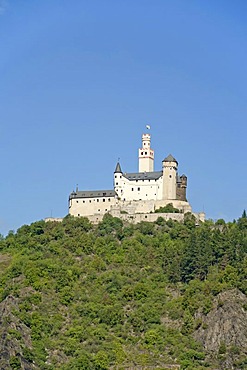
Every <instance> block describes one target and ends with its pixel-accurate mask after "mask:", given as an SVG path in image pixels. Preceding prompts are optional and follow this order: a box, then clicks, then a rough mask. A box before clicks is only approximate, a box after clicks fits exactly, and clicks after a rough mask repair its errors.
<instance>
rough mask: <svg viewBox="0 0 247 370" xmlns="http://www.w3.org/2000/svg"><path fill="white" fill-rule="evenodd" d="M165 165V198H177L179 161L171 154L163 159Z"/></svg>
mask: <svg viewBox="0 0 247 370" xmlns="http://www.w3.org/2000/svg"><path fill="white" fill-rule="evenodd" d="M162 165H163V199H167V200H175V199H176V197H177V194H176V189H177V169H178V162H177V161H176V159H175V158H174V157H173V156H172V155H171V154H169V155H168V157H166V158H165V159H164V160H163V161H162Z"/></svg>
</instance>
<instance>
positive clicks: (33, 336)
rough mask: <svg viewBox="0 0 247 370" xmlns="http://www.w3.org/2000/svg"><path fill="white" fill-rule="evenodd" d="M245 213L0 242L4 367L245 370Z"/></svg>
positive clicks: (76, 225)
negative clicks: (228, 217)
mask: <svg viewBox="0 0 247 370" xmlns="http://www.w3.org/2000/svg"><path fill="white" fill-rule="evenodd" d="M246 277H247V217H246V213H245V211H244V213H243V215H242V216H241V217H240V218H239V219H238V220H237V221H234V222H229V223H226V222H225V221H224V220H218V221H217V222H213V221H210V220H207V221H206V222H204V223H201V224H198V223H196V222H195V219H194V218H193V216H192V215H190V214H188V215H186V217H185V221H184V223H183V224H182V223H178V222H176V221H172V220H169V221H165V220H164V219H163V218H162V217H159V218H158V219H157V221H156V222H155V223H148V222H141V223H139V224H137V225H132V224H128V223H123V222H122V221H121V220H120V219H118V218H114V217H112V216H110V215H105V216H104V219H103V221H102V222H101V223H99V224H98V225H92V224H91V223H90V222H89V221H88V219H86V218H73V217H71V216H67V217H65V218H64V219H63V221H62V222H44V221H38V222H35V223H33V224H31V225H24V226H22V227H21V228H20V229H18V230H17V231H16V232H9V234H8V235H7V236H6V237H2V238H1V241H0V322H1V324H0V353H1V356H0V368H1V369H44V370H57V369H61V370H72V369H88V370H90V369H92V370H104V369H118V370H121V369H160V370H161V369H163V370H164V369H188V370H193V369H194V370H195V369H196V370H200V369H201V370H203V369H212V370H213V369H214V370H215V369H247V342H246V341H247V336H246V332H247V327H246V325H247V296H246V295H247V280H246Z"/></svg>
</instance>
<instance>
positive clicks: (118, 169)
mask: <svg viewBox="0 0 247 370" xmlns="http://www.w3.org/2000/svg"><path fill="white" fill-rule="evenodd" d="M114 173H123V172H122V170H121V166H120V163H119V161H118V162H117V165H116V168H115V171H114Z"/></svg>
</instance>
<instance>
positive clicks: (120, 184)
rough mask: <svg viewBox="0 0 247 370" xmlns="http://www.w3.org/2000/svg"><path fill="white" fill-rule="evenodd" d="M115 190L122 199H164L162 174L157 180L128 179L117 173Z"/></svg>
mask: <svg viewBox="0 0 247 370" xmlns="http://www.w3.org/2000/svg"><path fill="white" fill-rule="evenodd" d="M114 190H115V191H116V193H117V194H118V197H119V198H120V199H121V200H124V199H125V200H149V199H153V200H156V199H162V192H163V191H162V176H161V177H160V178H159V179H157V180H128V179H127V178H126V177H125V176H124V175H123V174H121V173H115V175H114Z"/></svg>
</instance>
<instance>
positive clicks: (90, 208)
mask: <svg viewBox="0 0 247 370" xmlns="http://www.w3.org/2000/svg"><path fill="white" fill-rule="evenodd" d="M186 189H187V177H186V176H185V175H182V176H180V175H179V174H178V162H177V160H176V159H175V158H174V157H173V156H172V155H171V154H169V155H168V156H167V157H166V158H165V159H164V160H163V161H162V170H161V171H154V150H153V149H151V136H150V134H148V133H145V134H143V135H142V147H141V148H140V149H139V172H134V173H128V172H123V171H122V169H121V166H120V163H119V162H118V163H117V165H116V169H115V171H114V189H111V190H89V191H81V190H78V188H77V189H76V191H73V192H72V193H71V194H70V196H69V214H70V215H72V216H75V217H80V216H84V217H88V218H89V220H90V221H92V222H95V223H97V222H99V221H101V220H102V218H103V216H104V214H106V213H110V214H111V215H113V216H115V217H120V218H122V219H124V220H127V221H131V222H133V223H136V222H140V221H143V220H145V221H155V220H156V219H157V218H158V217H159V216H162V217H164V218H165V219H169V218H172V219H176V220H178V221H182V220H183V218H184V214H185V213H187V212H192V209H191V206H190V204H189V203H188V201H187V198H186ZM168 204H172V205H173V207H174V208H176V209H177V210H179V212H178V213H156V212H155V211H157V210H158V209H161V208H162V207H165V206H167V205H168ZM194 215H195V216H196V218H197V219H198V220H201V221H204V217H205V215H204V213H198V214H194Z"/></svg>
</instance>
